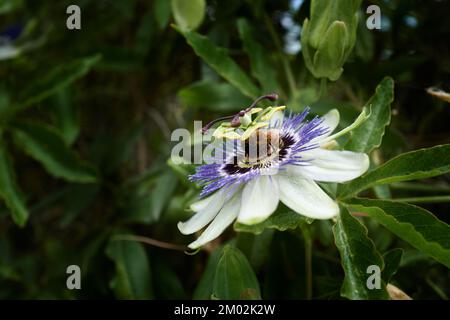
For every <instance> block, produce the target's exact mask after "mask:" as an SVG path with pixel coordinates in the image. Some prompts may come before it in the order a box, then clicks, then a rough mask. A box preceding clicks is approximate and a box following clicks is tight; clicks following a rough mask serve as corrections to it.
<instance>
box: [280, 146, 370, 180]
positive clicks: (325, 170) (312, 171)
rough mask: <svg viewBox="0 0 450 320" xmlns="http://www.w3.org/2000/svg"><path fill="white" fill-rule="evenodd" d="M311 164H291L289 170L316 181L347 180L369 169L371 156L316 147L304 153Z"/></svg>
mask: <svg viewBox="0 0 450 320" xmlns="http://www.w3.org/2000/svg"><path fill="white" fill-rule="evenodd" d="M302 158H303V159H304V160H309V164H305V165H302V166H290V167H289V168H288V171H290V172H292V173H296V174H300V175H302V176H305V177H308V178H311V179H313V180H316V181H326V182H346V181H350V180H353V179H355V178H357V177H359V176H361V175H362V174H364V172H366V171H367V169H368V168H369V157H368V156H367V155H366V154H365V153H359V152H352V151H338V150H325V149H320V148H318V149H314V150H311V151H307V152H304V153H302Z"/></svg>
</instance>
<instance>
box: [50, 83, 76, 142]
mask: <svg viewBox="0 0 450 320" xmlns="http://www.w3.org/2000/svg"><path fill="white" fill-rule="evenodd" d="M72 99H73V97H72V96H71V94H70V90H68V88H67V87H66V88H63V89H62V90H60V91H58V92H57V93H56V94H55V99H54V100H53V102H54V105H53V110H52V111H53V118H54V123H55V127H56V128H57V129H58V131H59V132H60V133H61V135H62V137H63V139H64V141H65V143H66V144H67V145H71V144H72V143H73V142H74V141H75V140H76V139H77V137H78V134H79V133H80V117H79V114H78V110H77V108H76V107H75V105H74V104H73V103H72V101H73V100H72Z"/></svg>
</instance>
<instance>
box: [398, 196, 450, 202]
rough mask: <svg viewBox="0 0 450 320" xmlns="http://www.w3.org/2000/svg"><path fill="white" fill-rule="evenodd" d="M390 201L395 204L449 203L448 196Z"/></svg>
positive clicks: (449, 198)
mask: <svg viewBox="0 0 450 320" xmlns="http://www.w3.org/2000/svg"><path fill="white" fill-rule="evenodd" d="M392 200H394V201H397V202H409V203H439V202H450V196H432V197H412V198H398V199H392Z"/></svg>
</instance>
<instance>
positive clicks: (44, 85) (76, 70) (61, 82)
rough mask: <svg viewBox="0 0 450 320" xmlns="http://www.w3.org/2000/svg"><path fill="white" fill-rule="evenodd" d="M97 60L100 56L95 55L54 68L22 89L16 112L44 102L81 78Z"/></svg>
mask: <svg viewBox="0 0 450 320" xmlns="http://www.w3.org/2000/svg"><path fill="white" fill-rule="evenodd" d="M99 60H100V56H99V55H95V56H91V57H87V58H83V59H79V60H76V61H73V62H71V63H68V64H64V65H58V66H56V67H55V68H53V69H52V70H50V71H49V72H48V73H47V74H45V75H43V76H42V78H40V79H39V81H37V82H34V83H33V84H31V85H30V86H29V87H28V88H25V89H24V91H23V93H22V94H21V95H20V96H19V100H18V102H17V103H16V111H19V110H21V109H23V108H25V107H27V106H29V105H32V104H34V103H37V102H40V101H42V100H44V99H45V98H47V97H49V96H51V95H52V94H54V93H55V92H57V91H58V90H60V89H61V88H64V87H65V86H67V85H69V84H70V83H72V82H74V81H75V80H77V79H79V78H81V77H83V76H84V75H85V74H87V73H88V72H89V70H90V69H91V68H92V66H93V65H95V64H96V63H97V62H98V61H99Z"/></svg>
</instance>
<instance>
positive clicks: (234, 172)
mask: <svg viewBox="0 0 450 320" xmlns="http://www.w3.org/2000/svg"><path fill="white" fill-rule="evenodd" d="M308 113H309V108H306V109H305V110H304V111H303V112H302V113H301V114H296V115H293V114H290V115H289V116H287V117H286V118H285V119H284V121H283V122H282V123H276V124H275V125H273V127H272V129H278V132H279V140H280V141H279V145H280V147H279V149H278V150H277V154H276V157H274V158H272V159H270V160H269V161H267V162H264V164H263V165H262V164H260V163H255V164H253V165H250V166H249V165H247V166H242V165H241V164H240V163H239V162H237V161H227V162H226V163H225V161H224V163H214V164H205V165H201V166H199V167H197V168H196V172H195V174H193V175H191V176H189V180H190V181H192V182H196V183H198V184H199V185H201V186H203V190H202V192H201V193H200V196H201V197H204V196H207V195H209V194H211V193H212V192H214V191H216V190H219V189H221V188H224V187H231V186H238V185H240V184H244V183H246V182H248V181H250V180H252V179H254V178H257V177H259V176H260V175H262V173H263V172H264V170H267V169H270V170H274V169H275V170H283V169H284V168H283V167H284V166H286V165H288V164H289V165H305V164H307V163H308V161H306V160H304V159H303V158H302V152H305V151H308V150H312V149H315V148H317V147H318V145H317V144H315V143H314V142H312V140H313V139H315V138H317V137H320V136H323V135H324V134H327V133H328V132H329V128H327V127H325V126H322V125H321V124H322V122H323V119H322V118H318V117H315V118H314V119H312V120H310V121H305V118H306V116H307V115H308ZM269 129H271V128H269ZM244 152H245V151H244V150H243V149H242V148H236V149H235V150H233V153H232V154H231V155H229V156H228V158H231V159H237V158H238V155H239V154H242V153H244Z"/></svg>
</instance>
